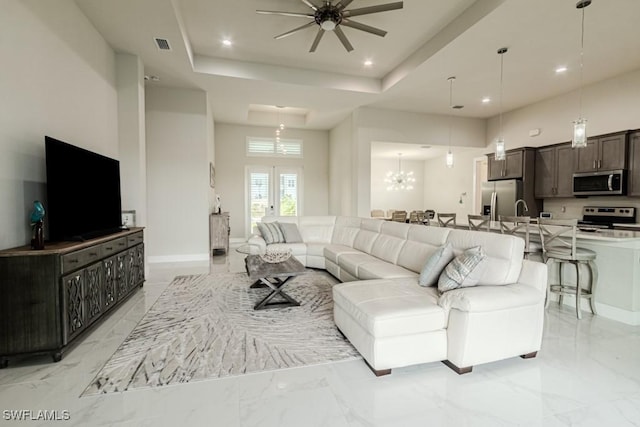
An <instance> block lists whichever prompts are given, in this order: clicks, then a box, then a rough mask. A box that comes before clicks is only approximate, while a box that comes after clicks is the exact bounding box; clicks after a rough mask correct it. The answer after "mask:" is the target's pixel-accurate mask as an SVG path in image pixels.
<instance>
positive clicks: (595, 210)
mask: <svg viewBox="0 0 640 427" xmlns="http://www.w3.org/2000/svg"><path fill="white" fill-rule="evenodd" d="M582 215H584V216H599V217H613V218H635V217H636V208H634V207H623V208H615V207H597V206H585V207H584V208H582Z"/></svg>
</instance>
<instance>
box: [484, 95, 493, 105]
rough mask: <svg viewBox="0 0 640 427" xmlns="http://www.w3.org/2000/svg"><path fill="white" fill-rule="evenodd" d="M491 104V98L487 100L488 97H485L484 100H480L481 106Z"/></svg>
mask: <svg viewBox="0 0 640 427" xmlns="http://www.w3.org/2000/svg"><path fill="white" fill-rule="evenodd" d="M490 102H491V98H489V97H488V96H485V97H484V98H482V103H483V104H488V103H490Z"/></svg>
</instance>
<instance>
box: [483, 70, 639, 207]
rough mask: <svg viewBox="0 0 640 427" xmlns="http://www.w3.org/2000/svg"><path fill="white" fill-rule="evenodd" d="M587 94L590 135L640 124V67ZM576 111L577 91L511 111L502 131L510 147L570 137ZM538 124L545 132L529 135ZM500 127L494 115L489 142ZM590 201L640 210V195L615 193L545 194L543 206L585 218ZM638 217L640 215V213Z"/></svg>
mask: <svg viewBox="0 0 640 427" xmlns="http://www.w3.org/2000/svg"><path fill="white" fill-rule="evenodd" d="M583 97H584V98H583V114H584V116H585V117H586V118H587V120H588V122H587V134H588V135H600V134H605V133H610V132H616V131H622V130H627V129H638V128H640V70H636V71H633V72H630V73H626V74H623V75H621V76H618V77H615V78H612V79H609V80H605V81H602V82H600V83H596V84H594V85H591V86H586V87H585V88H584V90H583ZM577 115H578V92H577V91H574V92H571V93H568V94H566V95H562V96H559V97H556V98H552V99H548V100H545V101H541V102H538V103H536V104H532V105H529V106H526V107H524V108H520V109H518V110H515V111H512V112H509V113H506V114H504V115H503V129H504V132H503V133H504V136H505V140H506V142H507V149H510V148H516V147H522V146H530V147H539V146H543V145H548V144H555V143H558V142H567V141H570V140H571V133H572V125H573V124H572V121H573V120H575V119H576V118H577ZM535 128H540V129H541V134H540V136H537V137H534V138H531V137H529V136H528V132H529V130H530V129H535ZM497 132H498V118H497V117H494V118H492V119H491V120H489V124H488V132H487V141H488V143H492V141H493V139H495V137H496V135H497ZM488 151H493V147H492V146H489V147H488ZM586 205H592V206H593V205H598V206H621V205H624V206H633V207H635V208H636V209H638V210H639V212H640V198H635V197H613V196H610V197H588V198H581V199H578V198H573V197H572V198H559V199H546V200H545V201H544V207H543V209H544V210H545V211H549V212H552V213H553V215H554V217H556V218H580V217H582V207H583V206H586ZM563 210H564V212H563ZM637 218H639V219H640V213H639V214H638V215H637Z"/></svg>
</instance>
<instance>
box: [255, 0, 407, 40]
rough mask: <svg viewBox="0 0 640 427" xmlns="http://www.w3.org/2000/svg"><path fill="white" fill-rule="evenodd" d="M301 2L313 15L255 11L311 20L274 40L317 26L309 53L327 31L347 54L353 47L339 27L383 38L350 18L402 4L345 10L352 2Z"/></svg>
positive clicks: (375, 29)
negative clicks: (336, 38)
mask: <svg viewBox="0 0 640 427" xmlns="http://www.w3.org/2000/svg"><path fill="white" fill-rule="evenodd" d="M301 1H302V2H303V3H304V4H306V5H307V6H309V7H310V8H311V9H313V13H298V12H279V11H274V10H256V12H257V13H261V14H264V15H283V16H294V17H301V18H307V19H311V22H309V23H307V24H304V25H302V26H300V27H297V28H294V29H293V30H290V31H287V32H286V33H282V34H279V35H277V36H275V37H274V38H275V39H276V40H279V39H281V38H284V37H287V36H290V35H291V34H294V33H297V32H298V31H302V30H304V29H306V28H309V27H313V26H314V25H317V26H319V27H320V28H319V29H318V34H317V35H316V38H315V39H314V40H313V43H312V44H311V49H309V52H315V51H316V48H317V47H318V44H319V43H320V40H321V39H322V36H323V35H324V33H325V32H327V31H333V32H334V33H335V34H336V36H337V37H338V39H339V40H340V42H341V43H342V45H343V46H344V48H345V49H346V50H347V52H351V51H352V50H353V46H352V45H351V43H349V40H348V39H347V36H345V34H344V32H343V31H342V28H340V26H345V27H350V28H355V29H356V30H361V31H365V32H367V33H371V34H375V35H376V36H380V37H384V36H385V35H386V34H387V32H386V31H384V30H381V29H379V28H375V27H372V26H370V25H366V24H361V23H359V22H355V21H353V20H352V19H351V18H352V17H354V16H362V15H369V14H371V13H378V12H386V11H389V10H396V9H402V3H403V2H401V1H398V2H395V3H387V4H381V5H378V6H369V7H361V8H358V9H349V10H346V8H347V6H349V4H351V2H352V1H353V0H339V1H338V2H337V3H335V4H334V3H333V0H325V1H323V4H322V6H316V5H315V4H313V3H312V2H311V1H310V0H301Z"/></svg>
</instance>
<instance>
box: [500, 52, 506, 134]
mask: <svg viewBox="0 0 640 427" xmlns="http://www.w3.org/2000/svg"><path fill="white" fill-rule="evenodd" d="M505 53H506V50H505V51H504V52H502V53H500V138H503V135H502V77H503V72H504V54H505Z"/></svg>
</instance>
